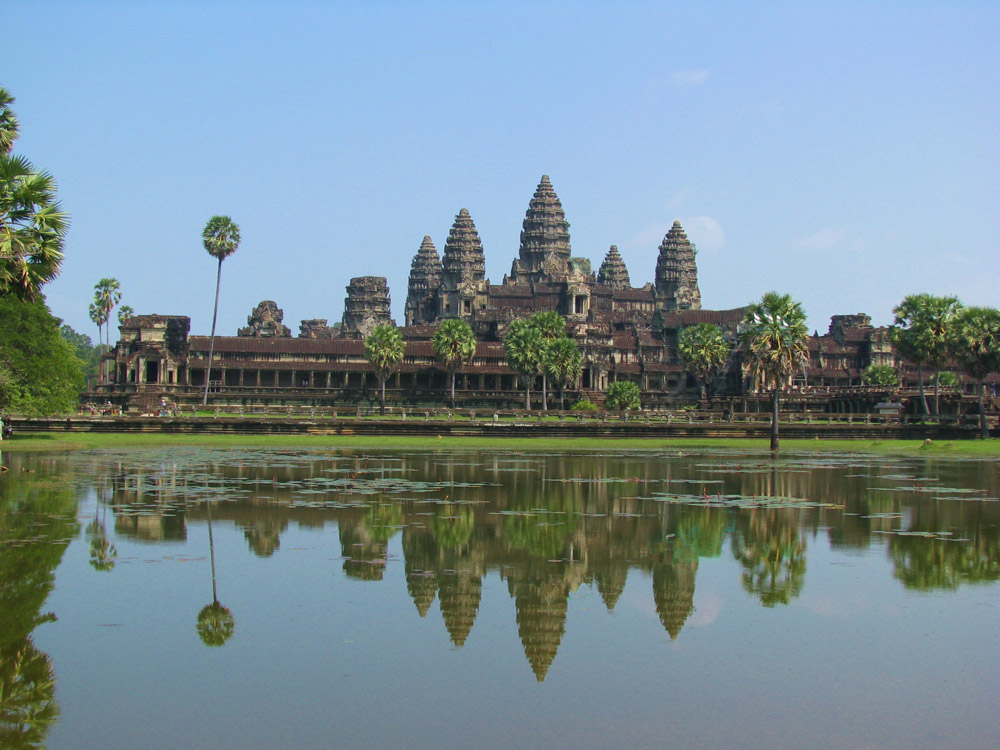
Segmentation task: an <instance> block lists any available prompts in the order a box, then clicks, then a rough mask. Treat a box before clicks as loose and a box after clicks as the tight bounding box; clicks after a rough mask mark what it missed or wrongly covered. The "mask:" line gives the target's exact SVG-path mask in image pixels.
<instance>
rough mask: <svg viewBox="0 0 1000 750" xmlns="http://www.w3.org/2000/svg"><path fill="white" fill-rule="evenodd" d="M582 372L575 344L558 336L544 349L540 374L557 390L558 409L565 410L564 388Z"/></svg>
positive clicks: (566, 337)
mask: <svg viewBox="0 0 1000 750" xmlns="http://www.w3.org/2000/svg"><path fill="white" fill-rule="evenodd" d="M582 371H583V355H582V354H581V353H580V349H579V347H578V346H577V345H576V342H575V341H574V340H573V339H571V338H569V337H568V336H560V337H559V338H557V339H555V340H554V341H552V342H551V343H550V344H549V345H548V346H547V347H545V353H544V356H543V357H542V374H543V375H544V376H546V377H548V378H549V380H550V381H551V382H552V383H553V384H554V385H556V386H558V388H559V409H560V410H562V409H565V408H566V399H565V396H566V386H567V385H569V384H570V383H575V382H576V379H577V378H579V377H580V373H581V372H582Z"/></svg>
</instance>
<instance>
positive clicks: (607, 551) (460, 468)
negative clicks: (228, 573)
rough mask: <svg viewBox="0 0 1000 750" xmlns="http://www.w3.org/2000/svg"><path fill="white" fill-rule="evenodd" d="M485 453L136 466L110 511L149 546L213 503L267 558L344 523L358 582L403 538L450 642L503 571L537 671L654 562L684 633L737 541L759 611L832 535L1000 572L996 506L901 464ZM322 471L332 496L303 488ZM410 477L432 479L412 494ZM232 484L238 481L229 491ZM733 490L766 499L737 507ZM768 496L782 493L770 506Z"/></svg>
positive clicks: (672, 628) (947, 564)
mask: <svg viewBox="0 0 1000 750" xmlns="http://www.w3.org/2000/svg"><path fill="white" fill-rule="evenodd" d="M475 459H476V460H472V459H471V458H469V460H466V461H455V460H452V461H446V460H442V457H441V456H435V455H434V454H417V455H407V456H406V457H405V458H396V459H392V460H389V459H382V460H374V459H366V458H363V457H344V456H340V457H337V458H324V459H323V460H322V461H321V460H319V459H316V458H311V459H309V460H308V461H306V460H303V461H302V465H301V467H296V466H293V465H275V466H265V467H261V466H260V465H250V464H248V465H246V466H244V465H241V464H239V463H221V464H219V465H216V466H213V467H212V478H211V479H210V480H209V481H208V483H207V485H205V486H196V485H197V483H196V482H195V481H194V480H192V479H190V477H188V478H185V475H184V473H183V472H174V471H172V470H165V471H163V472H161V473H160V474H159V475H157V472H156V471H150V472H148V474H149V475H150V476H147V475H146V474H144V473H143V472H142V471H138V470H137V471H135V472H133V473H131V474H129V475H128V476H124V475H122V476H120V477H117V476H116V477H115V478H114V479H113V482H112V483H113V485H114V492H113V496H112V497H111V498H110V506H111V507H112V508H113V509H114V511H115V529H116V531H117V532H118V533H119V534H123V535H126V536H128V537H130V538H132V539H135V540H138V541H150V542H152V541H160V540H174V539H176V540H183V539H184V538H185V536H186V528H187V524H189V523H201V522H203V521H204V520H205V519H206V508H205V504H206V503H207V502H212V503H213V505H212V518H213V523H214V524H215V525H216V528H217V529H218V528H220V527H224V526H225V525H227V524H229V525H232V526H234V527H235V528H237V529H239V530H241V531H242V533H243V535H244V537H245V538H246V540H247V543H248V550H249V551H250V552H252V554H255V555H258V556H261V557H267V556H270V555H273V554H275V553H276V551H278V550H279V549H280V537H281V535H282V533H284V532H285V531H286V530H287V529H288V528H289V526H290V525H296V526H298V527H307V528H322V527H323V526H325V525H326V524H330V523H335V524H336V526H337V531H338V538H339V546H340V556H341V558H342V562H341V565H342V569H343V572H344V574H345V575H346V576H348V577H349V578H352V579H355V580H358V581H382V580H384V578H385V576H384V573H385V570H386V567H387V565H390V564H393V561H394V558H392V557H391V555H390V545H391V544H392V543H393V540H394V539H396V538H397V535H399V537H398V542H399V543H400V544H401V548H402V564H403V566H404V570H405V582H406V583H405V585H406V590H407V593H408V595H409V596H410V598H411V599H412V601H413V604H414V607H415V609H416V611H417V615H418V616H419V617H425V616H427V614H428V612H430V611H431V609H432V608H433V606H434V603H435V601H436V602H437V604H438V608H439V611H440V613H441V616H442V620H443V625H444V628H445V631H446V632H447V634H448V637H449V639H450V642H451V643H452V644H453V645H454V647H456V648H461V647H462V646H463V645H464V644H465V643H466V642H467V640H468V638H469V637H470V636H471V633H472V630H473V627H474V625H475V623H476V618H477V615H478V613H479V607H480V603H481V599H482V589H483V581H484V578H485V577H486V576H487V575H488V574H489V573H491V572H495V573H497V574H498V575H499V576H500V578H501V579H502V580H503V581H504V582H505V583H506V586H507V591H508V593H509V595H510V596H511V598H513V600H514V604H515V610H516V627H517V630H518V635H519V637H520V640H521V644H522V646H523V648H524V654H525V657H526V659H527V661H528V663H529V665H530V667H531V669H532V671H533V672H534V674H535V676H536V678H537V679H538V680H539V681H541V680H544V679H545V677H546V675H547V674H548V673H549V670H550V668H551V667H552V665H553V663H554V661H555V658H556V655H557V653H558V650H559V647H560V645H561V643H562V639H563V636H564V633H565V630H566V622H567V617H569V616H570V615H569V609H570V606H569V599H570V596H571V594H572V593H573V592H575V591H577V590H578V589H579V588H580V587H581V586H590V587H593V588H595V589H596V590H597V591H598V592H599V593H600V597H601V600H602V601H603V603H604V606H605V607H606V608H607V610H608V611H609V612H610V611H612V610H613V609H614V608H615V606H616V604H617V603H618V602H619V600H620V598H621V596H622V593H623V591H624V589H625V586H626V583H627V580H628V578H629V573H630V571H636V572H641V573H643V576H641V577H634V578H633V584H634V583H635V582H639V581H642V580H646V581H649V582H650V583H649V584H647V585H650V589H651V590H650V592H649V593H650V594H651V596H652V601H653V604H654V606H655V610H656V613H657V616H658V618H659V621H660V623H661V625H662V627H663V630H664V633H665V634H666V636H668V637H669V639H670V640H671V641H674V640H677V639H679V638H681V637H682V633H683V630H684V628H685V627H686V626H687V625H688V623H689V620H690V618H691V616H692V614H693V612H694V599H695V584H696V579H697V574H698V569H699V560H700V559H701V558H705V557H717V556H719V555H722V554H724V553H725V551H726V550H727V549H728V554H731V556H732V557H733V559H734V560H736V561H737V562H739V564H740V566H741V571H740V576H741V581H742V584H743V586H744V588H745V590H746V591H747V593H748V595H750V596H752V597H753V598H754V599H756V600H758V601H759V602H760V603H761V604H762V605H764V606H776V605H781V604H788V603H790V602H792V601H793V600H794V599H795V598H796V597H797V596H798V595H799V593H800V592H801V590H802V588H803V586H804V585H805V575H806V570H807V567H806V551H807V550H806V540H807V538H808V537H809V536H810V535H815V534H818V533H820V532H821V531H822V532H824V533H825V534H826V535H827V536H828V538H829V540H830V543H831V544H832V545H835V546H853V547H859V548H861V547H866V546H871V545H884V546H885V548H886V550H887V554H888V555H889V557H890V559H891V560H892V561H893V563H894V565H895V570H896V576H897V578H899V580H900V581H901V583H902V585H905V586H907V587H913V588H928V587H954V586H957V585H960V584H961V583H969V582H975V581H983V580H997V579H998V578H1000V551H998V531H997V530H998V528H1000V509H998V507H997V505H998V504H997V503H982V502H968V498H965V499H964V500H963V501H956V502H934V503H926V502H924V499H925V496H924V495H922V494H921V493H920V492H918V491H909V492H907V491H897V490H899V489H900V488H899V481H897V480H887V481H884V482H880V479H879V477H880V473H891V472H892V471H897V472H898V471H899V469H898V468H897V469H892V468H889V469H883V468H878V467H865V466H860V467H854V468H851V469H850V471H846V470H844V471H836V472H835V471H833V470H826V471H813V472H803V471H798V470H796V469H795V467H794V466H785V467H782V466H780V465H770V464H764V465H759V466H743V465H742V464H740V465H739V469H738V470H734V469H735V468H736V467H735V466H733V465H721V466H716V465H712V464H711V463H709V462H707V461H706V462H702V463H701V464H695V463H690V462H688V463H684V464H681V463H677V462H671V461H663V462H658V461H649V460H644V459H643V457H641V456H640V457H639V458H638V459H637V458H636V457H632V458H631V459H630V458H628V457H614V456H612V457H607V458H602V460H601V461H593V460H588V458H587V457H579V456H571V455H563V456H551V457H544V460H542V459H537V458H531V457H524V456H512V455H500V454H498V455H486V456H481V457H480V456H478V455H477V456H475ZM525 467H529V468H528V469H526V468H525ZM789 468H791V469H792V470H788V469H789ZM529 469H530V470H529ZM957 471H958V476H956V477H955V478H954V483H955V485H956V486H973V487H983V492H985V493H992V496H994V497H995V496H996V494H997V493H998V492H1000V483H998V480H997V477H996V476H995V475H994V474H991V473H990V472H988V471H985V470H984V469H982V467H979V468H978V469H977V468H976V467H975V466H962V467H959V468H958V470H957ZM977 471H978V472H979V473H976V472H977ZM331 478H332V479H331ZM310 482H319V483H321V484H320V485H319V486H325V487H329V486H330V485H331V483H333V485H334V486H335V487H336V489H333V490H330V491H329V492H328V493H325V494H324V493H320V494H318V495H309V496H303V495H302V494H301V492H302V489H303V487H306V486H308V485H309V483H310ZM324 482H325V483H326V484H322V483H324ZM414 483H423V484H424V485H427V486H422V487H420V488H419V490H420V491H419V492H415V491H414V490H413V487H414ZM222 484H225V485H226V486H230V487H234V488H237V489H238V491H235V492H233V493H232V494H230V495H219V494H218V491H217V490H218V487H219V486H221V485H222ZM873 487H876V489H873ZM879 487H880V488H879ZM404 489H407V490H409V491H408V492H404V491H403V490H404ZM902 489H904V490H905V485H904V486H903V488H902ZM209 490H210V491H209ZM421 493H422V494H421ZM664 493H667V494H670V493H673V494H685V493H689V495H687V500H685V501H684V502H660V501H657V500H656V498H655V497H653V496H655V495H657V494H659V495H663V494H664ZM400 495H402V496H401V497H400ZM729 495H732V496H741V497H743V498H745V499H747V500H749V501H759V502H747V503H745V504H744V505H741V506H738V507H736V506H726V505H725V503H724V502H723V498H724V497H726V496H729ZM304 497H307V498H308V500H309V501H310V502H303V498H304ZM316 497H321V498H323V501H322V502H319V503H317V502H314V501H315V499H316ZM768 498H771V499H774V498H779V499H780V500H779V502H778V503H776V504H774V503H772V504H771V505H766V504H765V503H764V501H765V500H766V499H768ZM660 499H661V500H662V497H661V498H660ZM805 501H810V502H805ZM324 503H330V504H328V505H324ZM782 503H786V505H784V506H783V505H782ZM900 528H908V529H909V530H911V531H934V532H938V531H943V530H944V531H947V530H951V531H952V532H953V533H952V534H951V537H952V538H951V540H950V541H945V540H944V539H943V538H931V537H926V536H920V535H898V536H892V535H891V534H892V532H893V531H894V530H899V529H900ZM956 540H957V541H956ZM727 541H728V544H727V543H726V542H727Z"/></svg>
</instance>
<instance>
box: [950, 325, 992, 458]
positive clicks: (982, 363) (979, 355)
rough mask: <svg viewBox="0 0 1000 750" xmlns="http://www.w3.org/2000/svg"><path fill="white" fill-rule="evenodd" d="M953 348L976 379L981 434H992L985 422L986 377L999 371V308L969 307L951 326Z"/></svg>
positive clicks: (964, 366) (956, 355) (984, 435)
mask: <svg viewBox="0 0 1000 750" xmlns="http://www.w3.org/2000/svg"><path fill="white" fill-rule="evenodd" d="M951 349H952V351H954V353H955V357H956V358H957V359H958V361H959V362H961V364H962V369H963V370H965V372H966V373H968V375H969V376H970V377H972V378H975V380H976V385H977V386H978V390H979V436H980V437H981V438H983V439H985V438H986V436H987V435H989V428H988V426H987V424H986V378H987V376H988V375H990V374H991V373H994V372H1000V310H996V309H995V308H992V307H966V308H965V309H963V310H960V311H959V312H958V313H957V314H956V315H955V319H954V321H953V325H952V328H951Z"/></svg>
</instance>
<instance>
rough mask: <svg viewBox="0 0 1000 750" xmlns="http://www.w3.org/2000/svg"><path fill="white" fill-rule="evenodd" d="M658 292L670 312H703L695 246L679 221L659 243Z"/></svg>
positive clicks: (665, 307)
mask: <svg viewBox="0 0 1000 750" xmlns="http://www.w3.org/2000/svg"><path fill="white" fill-rule="evenodd" d="M656 292H657V297H659V298H660V300H661V304H662V305H663V308H664V309H665V310H667V311H673V310H700V309H701V292H700V291H699V290H698V266H697V265H696V264H695V260H694V245H692V244H691V242H690V241H689V240H688V238H687V234H685V233H684V228H683V227H682V226H681V223H680V222H679V221H675V222H674V225H673V226H672V227H671V228H670V231H669V232H667V234H666V236H665V237H664V238H663V242H661V243H660V255H659V257H658V258H657V260H656Z"/></svg>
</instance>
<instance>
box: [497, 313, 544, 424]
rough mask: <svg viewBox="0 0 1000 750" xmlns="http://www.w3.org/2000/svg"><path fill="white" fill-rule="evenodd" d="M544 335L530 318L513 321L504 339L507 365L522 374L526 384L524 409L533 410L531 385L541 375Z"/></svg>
mask: <svg viewBox="0 0 1000 750" xmlns="http://www.w3.org/2000/svg"><path fill="white" fill-rule="evenodd" d="M542 346H543V345H542V334H541V332H540V331H539V330H538V328H536V327H535V326H534V325H532V323H531V320H530V319H528V318H518V319H517V320H514V321H511V324H510V327H509V328H508V329H507V334H506V335H505V336H504V337H503V349H504V353H505V354H506V355H507V364H509V365H510V366H511V367H512V368H514V369H515V370H517V371H518V372H519V373H520V374H521V380H522V381H523V382H524V408H525V409H531V384H532V383H534V382H535V378H536V377H538V375H539V374H540V373H541V366H542Z"/></svg>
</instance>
